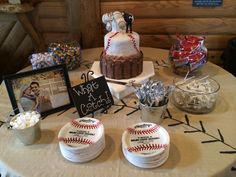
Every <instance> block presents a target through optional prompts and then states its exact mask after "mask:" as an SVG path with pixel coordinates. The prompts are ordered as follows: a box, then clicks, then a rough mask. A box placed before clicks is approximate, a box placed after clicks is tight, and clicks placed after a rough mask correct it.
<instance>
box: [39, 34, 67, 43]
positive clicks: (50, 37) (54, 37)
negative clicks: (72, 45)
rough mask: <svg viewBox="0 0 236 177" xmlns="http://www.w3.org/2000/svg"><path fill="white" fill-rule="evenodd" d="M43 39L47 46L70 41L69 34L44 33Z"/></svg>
mask: <svg viewBox="0 0 236 177" xmlns="http://www.w3.org/2000/svg"><path fill="white" fill-rule="evenodd" d="M43 37H44V39H45V43H46V44H47V45H48V44H50V43H52V42H65V41H69V40H71V37H70V34H69V33H44V34H43Z"/></svg>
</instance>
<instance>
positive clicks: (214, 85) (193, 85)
mask: <svg viewBox="0 0 236 177" xmlns="http://www.w3.org/2000/svg"><path fill="white" fill-rule="evenodd" d="M174 86H175V89H174V91H173V92H172V97H171V98H172V102H173V103H174V105H175V106H176V107H177V108H179V109H181V110H183V111H186V112H189V113H195V114H203V113H209V112H211V111H213V110H214V108H215V105H216V100H217V97H218V92H219V89H220V85H219V83H218V82H217V81H216V80H214V79H212V78H210V77H208V76H206V77H202V78H195V77H191V78H188V79H184V80H183V79H174Z"/></svg>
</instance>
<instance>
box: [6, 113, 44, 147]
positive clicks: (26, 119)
mask: <svg viewBox="0 0 236 177" xmlns="http://www.w3.org/2000/svg"><path fill="white" fill-rule="evenodd" d="M40 117H41V115H40V114H39V113H38V112H36V111H26V112H21V113H19V114H17V115H15V116H14V117H13V118H12V119H11V121H10V126H11V128H12V129H13V131H14V134H15V136H16V137H17V138H18V139H19V140H20V141H21V142H22V143H23V144H24V145H30V144H33V143H34V142H36V141H37V140H38V139H39V138H40V136H41V130H40Z"/></svg>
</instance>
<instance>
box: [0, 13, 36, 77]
mask: <svg viewBox="0 0 236 177" xmlns="http://www.w3.org/2000/svg"><path fill="white" fill-rule="evenodd" d="M32 50H33V43H32V40H31V38H30V36H29V35H28V34H27V33H26V32H25V30H24V28H23V27H22V25H21V23H20V22H19V21H18V20H17V18H16V16H15V15H14V14H3V13H0V76H1V75H3V74H8V73H14V72H15V71H16V68H22V67H24V66H25V63H28V58H27V57H28V55H29V53H31V52H32ZM0 80H1V77H0Z"/></svg>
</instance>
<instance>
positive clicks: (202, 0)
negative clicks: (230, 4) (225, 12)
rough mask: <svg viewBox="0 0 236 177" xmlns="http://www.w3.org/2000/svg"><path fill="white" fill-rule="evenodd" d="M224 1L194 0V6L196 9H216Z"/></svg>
mask: <svg viewBox="0 0 236 177" xmlns="http://www.w3.org/2000/svg"><path fill="white" fill-rule="evenodd" d="M222 3H223V0H193V6H196V7H215V6H221V5H222Z"/></svg>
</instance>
